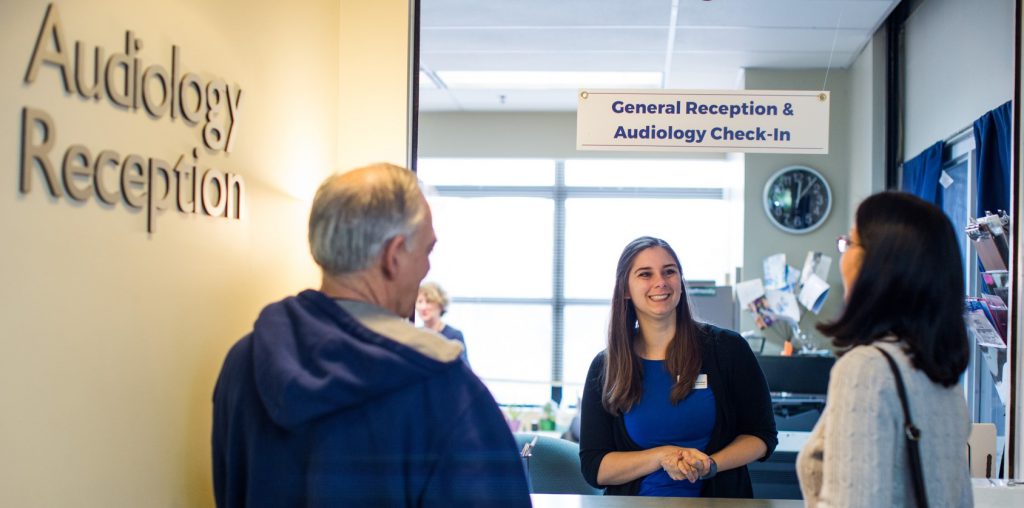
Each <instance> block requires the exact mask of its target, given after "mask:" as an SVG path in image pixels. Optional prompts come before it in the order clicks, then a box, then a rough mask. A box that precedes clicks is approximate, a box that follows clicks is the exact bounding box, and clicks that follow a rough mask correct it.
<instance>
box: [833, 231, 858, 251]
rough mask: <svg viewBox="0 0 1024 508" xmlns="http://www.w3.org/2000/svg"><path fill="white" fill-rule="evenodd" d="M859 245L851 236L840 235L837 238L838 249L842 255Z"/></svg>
mask: <svg viewBox="0 0 1024 508" xmlns="http://www.w3.org/2000/svg"><path fill="white" fill-rule="evenodd" d="M854 245H857V242H855V241H853V239H852V238H850V235H839V236H838V237H836V249H837V250H839V253H840V254H842V253H844V252H846V251H847V250H849V248H850V247H853V246H854Z"/></svg>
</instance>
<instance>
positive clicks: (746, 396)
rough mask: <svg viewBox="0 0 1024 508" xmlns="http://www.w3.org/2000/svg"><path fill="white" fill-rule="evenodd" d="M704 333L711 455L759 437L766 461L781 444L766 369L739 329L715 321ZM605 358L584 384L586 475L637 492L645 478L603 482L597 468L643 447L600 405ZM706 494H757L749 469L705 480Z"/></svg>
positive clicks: (613, 489)
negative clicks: (740, 439) (614, 455)
mask: <svg viewBox="0 0 1024 508" xmlns="http://www.w3.org/2000/svg"><path fill="white" fill-rule="evenodd" d="M698 330H700V332H701V333H700V336H701V348H702V351H701V372H703V373H705V374H707V377H708V383H709V384H710V385H711V391H712V392H713V393H714V395H715V427H714V429H712V431H711V440H710V441H709V442H708V447H707V453H708V455H710V454H712V453H714V452H717V451H718V450H721V449H722V448H725V447H726V446H727V445H728V444H729V443H731V442H732V441H733V440H734V439H736V436H738V435H740V434H749V435H752V436H755V437H757V438H759V439H761V440H762V441H764V444H765V445H766V446H767V447H768V451H767V452H766V453H765V455H764V457H761V459H760V460H762V461H764V460H766V459H767V458H768V457H769V456H770V455H771V454H772V451H774V450H775V446H776V445H777V444H778V443H779V439H778V432H776V430H775V416H774V414H773V413H772V400H771V395H770V394H769V392H768V383H767V382H765V379H764V374H763V373H762V372H761V367H760V366H758V364H757V359H756V358H755V357H754V353H753V352H752V351H751V350H750V346H749V345H748V344H747V341H746V340H744V339H743V338H742V337H740V336H739V335H738V334H737V333H736V332H732V331H729V330H724V329H721V328H718V327H716V326H712V325H706V324H701V325H698ZM604 359H605V352H604V351H602V352H601V353H598V355H597V356H596V357H595V358H594V361H593V363H591V364H590V372H589V373H587V382H586V385H585V386H584V388H583V401H582V402H581V408H580V411H581V421H580V425H581V426H580V461H581V467H582V469H583V477H584V478H585V479H586V480H587V483H589V484H591V485H593V486H594V487H597V488H607V490H606V491H605V492H606V493H607V494H611V495H636V494H637V492H639V490H640V482H641V481H642V480H643V477H641V478H638V479H636V480H633V481H631V482H629V483H625V484H622V485H601V484H599V483H598V482H597V470H598V468H599V467H600V466H601V460H602V459H604V456H605V455H607V454H608V453H610V452H616V451H621V452H628V451H638V450H640V449H641V448H640V447H639V446H638V445H637V444H636V443H634V442H633V440H632V439H631V438H630V437H629V434H628V433H627V432H626V423H625V420H624V419H623V417H622V416H621V415H619V416H615V415H612V414H611V413H609V412H607V411H605V409H604V406H602V405H601V398H602V395H603V393H602V392H603V390H604ZM701 497H748V498H749V497H754V492H753V489H752V488H751V485H750V473H748V472H747V467H746V466H743V467H739V468H736V469H730V470H728V471H721V472H719V473H718V474H717V475H716V476H715V477H714V478H712V479H710V480H708V481H705V482H704V487H703V488H702V489H701Z"/></svg>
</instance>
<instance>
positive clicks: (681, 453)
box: [661, 446, 711, 483]
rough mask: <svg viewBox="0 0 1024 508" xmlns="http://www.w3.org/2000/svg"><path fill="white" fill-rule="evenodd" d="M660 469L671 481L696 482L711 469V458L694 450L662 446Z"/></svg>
mask: <svg viewBox="0 0 1024 508" xmlns="http://www.w3.org/2000/svg"><path fill="white" fill-rule="evenodd" d="M662 448H664V449H665V450H664V453H663V454H662V456H661V468H662V469H664V470H665V472H666V473H668V476H669V478H672V479H673V480H677V481H678V480H689V481H690V483H693V482H696V481H697V480H698V479H700V477H701V476H704V475H705V474H707V473H708V471H709V470H710V469H711V458H710V457H708V456H707V455H706V454H705V453H703V452H701V451H700V450H697V449H695V448H681V447H678V446H664V447H662Z"/></svg>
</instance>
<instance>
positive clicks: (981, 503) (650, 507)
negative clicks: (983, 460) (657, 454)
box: [530, 479, 1024, 508]
mask: <svg viewBox="0 0 1024 508" xmlns="http://www.w3.org/2000/svg"><path fill="white" fill-rule="evenodd" d="M973 482H974V506H975V507H976V508H1005V507H1008V506H1024V484H1017V485H1009V484H1007V482H1005V481H998V480H995V481H989V480H981V479H974V480H973ZM530 497H531V498H532V499H533V507H534V508H654V507H659V508H695V507H709V508H800V507H802V506H803V505H804V502H803V501H801V500H794V499H703V498H694V499H690V498H672V497H622V496H578V495H575V494H532V495H531V496H530Z"/></svg>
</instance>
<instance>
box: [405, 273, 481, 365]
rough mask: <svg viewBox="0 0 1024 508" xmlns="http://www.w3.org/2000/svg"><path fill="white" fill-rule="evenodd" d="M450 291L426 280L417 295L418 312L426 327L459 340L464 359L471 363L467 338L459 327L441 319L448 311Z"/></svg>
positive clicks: (451, 338)
mask: <svg viewBox="0 0 1024 508" xmlns="http://www.w3.org/2000/svg"><path fill="white" fill-rule="evenodd" d="M449 303H451V302H450V300H449V299H448V293H447V292H445V290H444V288H442V287H441V285H440V284H438V283H436V282H425V283H423V285H421V286H420V294H419V296H418V297H416V314H418V315H419V317H420V320H422V321H423V326H424V328H429V329H431V330H433V331H435V332H437V333H440V334H441V335H444V336H445V338H447V339H449V340H457V341H459V342H460V343H461V344H462V361H463V362H466V365H469V358H468V357H467V356H466V339H465V337H463V336H462V331H461V330H459V329H458V328H455V327H453V326H450V325H448V324H446V323H445V322H444V321H441V316H444V315H445V313H446V312H448V304H449Z"/></svg>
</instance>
